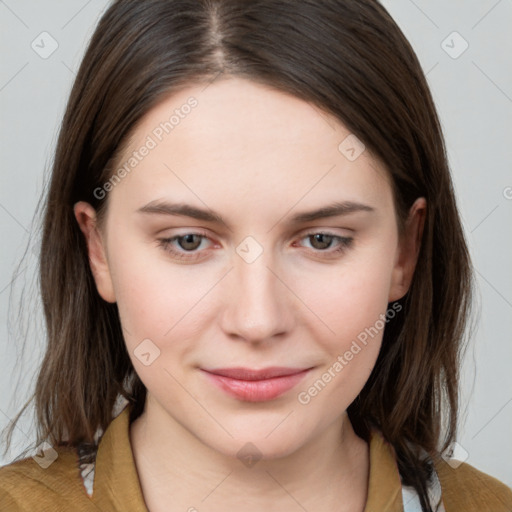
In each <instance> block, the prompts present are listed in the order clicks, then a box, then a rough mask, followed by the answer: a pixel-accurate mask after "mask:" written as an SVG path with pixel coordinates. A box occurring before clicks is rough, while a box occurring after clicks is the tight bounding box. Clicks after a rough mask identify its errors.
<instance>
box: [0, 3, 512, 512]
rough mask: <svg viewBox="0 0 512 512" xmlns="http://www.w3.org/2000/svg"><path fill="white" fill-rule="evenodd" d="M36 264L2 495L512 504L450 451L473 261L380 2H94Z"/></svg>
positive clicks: (70, 501)
mask: <svg viewBox="0 0 512 512" xmlns="http://www.w3.org/2000/svg"><path fill="white" fill-rule="evenodd" d="M40 263H41V265H40V276H41V291H42V296H43V299H44V308H45V315H46V319H47V327H48V343H49V344H48V350H47V353H46V357H45V359H44V361H43V364H42V367H41V370H40V373H39V378H38V385H37V389H36V392H35V394H34V398H35V402H36V410H37V415H38V420H39V438H38V442H39V443H43V442H44V441H47V444H39V443H38V445H39V446H40V450H39V451H38V452H37V453H36V455H35V456H34V458H26V459H22V460H18V461H16V462H14V463H12V464H10V465H8V466H6V467H4V468H2V469H1V470H0V497H1V498H2V503H6V504H7V505H6V506H7V510H24V509H33V508H34V507H39V508H40V509H41V508H42V507H46V508H48V509H52V510H56V509H57V510H58V509H62V510H70V509H73V510H109V511H110V510H114V511H117V510H119V511H121V510H123V511H125V510H151V512H158V511H161V510H166V511H168V510H172V511H173V510H189V511H194V510H198V511H203V510H208V511H217V510H231V509H234V508H235V507H237V508H238V509H241V510H244V511H247V512H252V511H256V510H262V509H263V508H264V509H267V510H290V511H291V510H315V511H320V512H323V511H332V510H336V511H361V512H363V511H365V512H370V511H377V510H378V511H394V510H406V511H410V510H422V511H433V510H438V511H442V510H445V511H446V512H456V511H471V510H475V511H476V510H478V511H480V510H493V511H508V510H511V509H512V491H511V490H510V489H508V488H507V487H506V486H505V485H504V484H502V483H501V482H499V481H497V480H496V479H494V478H492V477H490V476H489V475H485V474H483V473H481V472H480V471H478V470H477V469H475V468H473V467H471V466H470V465H468V464H461V465H458V464H453V462H452V461H450V460H449V459H448V457H447V456H446V451H447V449H448V448H449V447H450V446H451V445H452V443H453V441H454V440H455V438H456V426H457V407H458V372H459V364H460V361H459V353H460V351H461V347H462V342H463V338H464V329H465V324H466V319H467V317H468V314H469V311H470V298H471V283H472V281H471V265H470V261H469V256H468V251H467V247H466V243H465V240H464V236H463V231H462V228H461V222H460V218H459V214H458V211H457V206H456V201H455V198H454V193H453V189H452V183H451V178H450V173H449V169H448V164H447V160H446V155H445V150H444V141H443V137H442V133H441V129H440V125H439V121H438V118H437V114H436V111H435V107H434V104H433V101H432V98H431V95H430V92H429V90H428V87H427V84H426V81H425V78H424V75H423V73H422V70H421V67H420V65H419V63H418V61H417V58H416V56H415V54H414V52H413V50H412V49H411V47H410V45H409V44H408V42H407V41H406V39H405V38H404V36H403V34H402V33H401V31H400V30H399V28H398V27H397V26H396V24H395V23H394V22H393V20H392V19H391V18H390V16H389V15H388V13H387V12H386V11H385V10H384V8H383V7H382V6H381V5H380V4H378V3H377V2H376V1H373V0H365V1H360V2H348V1H341V0H339V1H315V2H313V1H301V2H290V1H283V0H273V1H270V0H262V1H252V2H235V1H228V0H201V1H197V0H195V1H190V0H188V1H184V0H182V1H179V0H174V1H163V0H145V1H140V0H138V1H131V0H128V1H127V0H123V1H117V2H114V3H113V4H112V6H111V7H110V8H109V9H108V11H107V12H106V13H105V15H104V16H103V18H102V19H101V21H100V23H99V25H98V27H97V29H96V32H95V34H94V36H93V38H92V41H91V43H90V46H89V48H88V51H87V53H86V55H85V57H84V60H83V62H82V65H81V68H80V71H79V73H78V76H77V79H76V82H75V85H74V88H73V91H72V94H71V98H70V100H69V104H68V107H67V111H66V114H65V117H64V120H63V124H62V129H61V134H60V138H59V142H58V146H57V151H56V158H55V162H54V167H53V174H52V180H51V184H50V188H49V192H48V197H47V199H46V211H45V220H44V232H43V243H42V254H41V262H40ZM441 415H443V417H441ZM442 419H443V422H442ZM445 459H447V460H448V462H447V461H446V460H445ZM34 462H36V463H34Z"/></svg>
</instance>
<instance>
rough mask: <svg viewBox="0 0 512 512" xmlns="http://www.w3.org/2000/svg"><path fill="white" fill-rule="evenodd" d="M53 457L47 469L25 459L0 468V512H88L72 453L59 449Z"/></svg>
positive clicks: (87, 502)
mask: <svg viewBox="0 0 512 512" xmlns="http://www.w3.org/2000/svg"><path fill="white" fill-rule="evenodd" d="M55 455H56V459H55V460H53V461H52V462H51V463H50V464H49V465H47V463H46V464H45V463H42V464H39V463H38V462H36V460H35V459H34V458H33V457H28V458H25V459H22V460H18V461H15V462H12V463H11V464H8V465H6V466H2V467H0V503H2V507H3V508H2V510H6V511H9V512H21V511H32V510H40V511H46V510H48V511H50V510H52V511H61V510H62V511H64V510H76V511H77V512H78V511H82V510H83V511H85V510H88V506H90V501H89V498H88V496H87V493H86V491H85V488H84V487H83V485H82V480H81V476H80V470H79V467H78V457H77V453H76V451H74V450H73V449H70V448H59V449H57V450H56V451H55V453H54V456H55ZM45 466H46V467H45Z"/></svg>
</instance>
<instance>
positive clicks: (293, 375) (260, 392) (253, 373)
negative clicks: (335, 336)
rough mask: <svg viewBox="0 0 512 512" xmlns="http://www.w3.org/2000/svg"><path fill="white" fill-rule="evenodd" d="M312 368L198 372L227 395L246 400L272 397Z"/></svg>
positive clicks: (289, 387) (209, 370)
mask: <svg viewBox="0 0 512 512" xmlns="http://www.w3.org/2000/svg"><path fill="white" fill-rule="evenodd" d="M310 370H312V368H285V367H277V366H274V367H269V368H263V369H261V370H253V369H250V368H219V369H208V370H207V369H204V368H201V371H202V372H203V373H204V375H205V376H206V377H207V379H208V380H209V382H211V383H212V384H213V385H215V386H216V387H217V388H218V389H220V390H222V391H224V392H225V393H227V394H228V395H230V396H232V397H234V398H237V399H238V400H243V401H246V402H266V401H268V400H274V399H275V398H278V397H279V396H281V395H283V394H285V393H286V392H288V391H290V390H291V389H292V388H294V387H295V386H296V385H297V384H298V383H299V382H300V381H301V380H302V379H303V378H304V377H305V376H306V375H307V374H308V373H309V371H310Z"/></svg>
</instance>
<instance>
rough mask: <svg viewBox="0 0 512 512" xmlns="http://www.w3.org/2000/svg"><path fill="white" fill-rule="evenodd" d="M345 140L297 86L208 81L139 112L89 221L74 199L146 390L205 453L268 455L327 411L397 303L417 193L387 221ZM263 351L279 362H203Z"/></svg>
mask: <svg viewBox="0 0 512 512" xmlns="http://www.w3.org/2000/svg"><path fill="white" fill-rule="evenodd" d="M190 98H194V99H193V100H191V99H190ZM185 105H189V107H185ZM173 112H174V113H175V117H174V119H171V121H170V123H172V124H169V119H170V115H172V114H173ZM166 122H167V123H168V124H167V125H166V124H165V123H166ZM349 136H350V138H349V139H347V137H349ZM143 147H146V148H148V149H147V150H143V149H141V148H143ZM350 148H354V151H351V149H350ZM362 149H363V147H362V146H360V145H358V142H357V140H355V139H353V136H351V134H350V132H349V131H348V130H347V129H346V128H345V127H344V125H343V124H341V123H340V122H339V121H337V120H335V119H333V118H331V117H329V116H328V115H327V114H325V113H323V112H320V111H319V110H318V109H317V108H314V107H312V106H311V105H309V104H308V103H306V102H303V101H302V100H300V99H298V98H296V97H293V96H289V95H286V94H284V93H281V92H278V91H275V90H272V89H270V88H266V87H264V86H261V85H257V84H255V83H252V82H249V81H245V80H242V79H234V78H230V79H225V80H219V81H215V82H213V83H212V84H211V85H209V86H208V87H207V88H206V89H205V88H204V85H201V86H197V87H193V86H191V87H190V88H188V89H186V90H183V91H181V92H179V93H176V94H174V95H173V96H171V97H169V98H167V99H166V100H165V101H163V102H161V103H160V104H159V105H157V106H156V107H155V108H154V109H153V110H151V111H150V112H149V113H148V114H147V115H146V117H145V118H144V119H143V121H142V122H141V123H140V124H139V126H138V127H137V129H136V131H135V134H134V137H133V139H132V140H131V145H130V148H129V149H128V150H127V151H126V152H125V154H124V155H123V157H122V158H121V161H120V163H119V168H121V167H122V166H123V165H125V164H126V166H125V167H124V169H125V172H118V174H117V175H118V178H119V179H117V180H115V181H114V180H111V182H109V183H107V184H106V185H105V186H104V187H103V188H102V189H101V190H97V193H98V194H104V193H106V194H108V197H106V198H105V199H103V200H108V213H107V217H106V220H105V224H104V226H103V227H102V229H101V230H99V229H97V227H95V223H94V211H93V210H92V208H91V207H90V206H89V205H88V204H87V203H78V204H77V205H76V206H75V214H76V217H77V220H78V222H79V224H80V227H81V229H82V231H83V232H84V234H85V235H86V237H87V241H88V247H89V255H90V261H91V268H92V271H93V274H94V277H95V280H96V284H97V287H98V291H99V293H100V294H101V295H102V297H103V298H104V299H105V300H107V301H110V302H117V305H118V308H119V314H120V318H121V322H122V325H123V329H124V333H125V341H126V346H127V350H128V352H129V354H130V357H131V359H132V362H133V365H134V368H135V370H136V371H137V373H138V375H139V376H140V378H141V380H142V381H143V383H144V384H145V386H146V387H147V390H148V394H149V396H151V399H152V400H153V403H155V404H158V406H159V407H160V408H161V410H163V411H165V412H166V413H167V414H168V416H169V418H170V419H171V420H172V421H175V422H176V423H177V424H179V425H181V426H182V427H183V428H184V429H186V431H188V432H190V433H191V434H192V435H194V436H195V437H196V438H198V439H200V440H201V441H202V442H203V443H204V444H205V445H208V446H210V447H212V448H214V449H215V450H217V451H219V452H221V453H225V454H230V455H233V454H235V453H236V452H237V451H238V450H239V449H240V446H241V445H243V443H245V442H249V441H250V442H252V443H254V444H255V445H256V446H257V447H258V449H259V450H260V451H261V452H262V453H263V454H264V455H265V456H268V457H274V456H282V455H285V454H287V453H291V452H293V451H294V450H297V449H298V448H299V447H301V446H303V445H305V444H306V443H308V441H311V440H312V439H314V438H315V437H316V436H319V435H320V434H321V432H322V431H323V430H325V429H326V428H328V427H329V426H330V425H333V424H334V423H336V422H341V421H342V420H343V418H345V417H346V416H345V411H346V409H347V407H348V406H349V404H350V403H351V402H352V401H353V400H354V398H355V397H356V396H357V395H358V393H359V392H360V391H361V389H362V388H363V386H364V384H365V382H366V381H367V379H368V377H369V375H370V372H371V371H372V369H373V367H374V364H375V361H376V359H377V356H378V353H379V349H380V345H381V339H382V334H383V330H384V326H385V324H386V318H390V317H392V316H395V315H399V314H400V312H399V311H397V310H393V309H391V308H390V306H388V303H389V302H391V301H394V300H396V299H398V298H400V297H402V296H403V295H404V294H405V293H406V291H407V288H408V286H409V283H410V279H411V277H412V272H413V270H414V264H415V258H416V254H417V239H418V237H419V235H418V233H420V234H421V213H422V211H424V202H422V201H423V200H420V201H417V203H416V204H415V206H414V209H413V210H411V217H410V222H409V223H408V224H407V226H408V228H407V231H406V234H405V235H404V238H403V239H402V238H400V237H399V236H398V230H397V219H396V216H395V209H394V205H393V197H392V192H391V187H390V183H389V181H388V177H387V174H386V172H385V170H384V168H383V166H382V165H381V164H380V163H379V162H378V161H376V160H374V159H373V158H372V157H371V155H370V154H369V151H368V150H363V151H362V152H361V150H362ZM134 151H135V152H136V153H134ZM358 153H360V154H359V155H358ZM355 157H356V158H355ZM130 158H132V159H133V160H130ZM185 205H186V206H187V208H188V210H187V209H186V208H185ZM331 207H333V208H332V209H331V210H330V212H331V214H332V215H329V216H328V215H326V213H327V212H328V210H325V211H324V212H321V211H320V210H322V209H326V208H331ZM334 207H338V210H337V211H334V210H335V209H336V208H334ZM312 212H317V213H316V214H313V213H312ZM386 313H387V317H386V316H385V315H386ZM269 367H279V368H281V369H282V368H283V367H284V368H286V369H287V371H286V372H287V373H293V374H294V375H291V376H288V377H282V376H281V377H274V378H270V377H271V375H263V374H254V375H250V374H249V373H247V372H246V373H245V374H244V375H235V374H232V375H231V377H232V378H231V377H229V375H227V374H225V375H224V376H223V377H222V376H218V375H217V376H214V375H212V373H209V372H215V371H218V370H220V369H233V368H238V369H240V368H244V369H250V370H262V369H268V368H269ZM286 372H285V373H286ZM277 373H283V372H282V371H281V372H279V371H278V372H277ZM226 375H227V376H226ZM266 377H267V378H266ZM250 378H252V379H256V380H253V381H252V382H248V381H247V380H246V379H250ZM270 432H272V434H271V435H269V433H270Z"/></svg>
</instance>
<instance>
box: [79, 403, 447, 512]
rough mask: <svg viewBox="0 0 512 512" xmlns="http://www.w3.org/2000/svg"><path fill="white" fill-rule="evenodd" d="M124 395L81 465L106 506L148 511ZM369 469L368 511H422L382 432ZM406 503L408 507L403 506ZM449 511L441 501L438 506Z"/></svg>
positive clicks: (95, 497)
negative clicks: (89, 456)
mask: <svg viewBox="0 0 512 512" xmlns="http://www.w3.org/2000/svg"><path fill="white" fill-rule="evenodd" d="M127 404H128V402H127V401H126V400H125V399H122V398H121V400H118V402H117V403H116V405H115V406H114V414H113V415H114V419H113V420H112V422H111V423H110V425H109V426H108V428H107V429H106V431H105V433H104V435H101V431H99V432H98V438H99V442H98V447H97V453H96V457H95V460H92V462H91V460H90V459H89V461H88V464H85V463H82V464H81V465H80V470H81V475H82V479H83V482H84V487H85V488H86V491H87V492H88V494H89V495H90V497H91V501H92V502H93V503H94V504H95V505H97V506H98V508H99V509H101V510H112V511H118V510H119V511H121V510H122V511H123V512H142V511H144V512H148V511H147V507H146V505H145V502H144V497H143V494H142V489H141V487H140V482H139V478H138V474H137V469H136V466H135V460H134V458H133V451H132V449H131V444H130V422H129V417H130V406H127ZM369 452H370V472H369V480H368V498H367V502H366V506H365V508H364V512H375V511H379V512H399V511H400V512H402V511H403V512H421V507H420V506H419V500H418V496H417V494H416V493H415V492H414V489H412V488H409V487H406V486H402V483H401V480H400V474H399V472H398V467H397V464H396V458H395V451H394V449H393V447H392V445H391V444H390V443H388V442H387V441H386V440H385V439H384V437H383V436H382V434H381V432H380V431H378V430H376V429H374V430H371V432H370V443H369ZM429 493H430V497H431V502H432V505H433V510H436V506H435V505H434V503H435V504H437V503H438V502H440V501H441V487H440V485H439V479H438V478H437V474H436V473H434V479H433V482H432V485H431V487H430V489H429ZM403 504H405V508H404V505H403ZM437 510H438V512H444V508H443V505H442V501H441V503H440V505H439V508H438V509H437Z"/></svg>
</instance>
